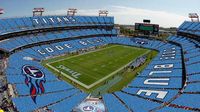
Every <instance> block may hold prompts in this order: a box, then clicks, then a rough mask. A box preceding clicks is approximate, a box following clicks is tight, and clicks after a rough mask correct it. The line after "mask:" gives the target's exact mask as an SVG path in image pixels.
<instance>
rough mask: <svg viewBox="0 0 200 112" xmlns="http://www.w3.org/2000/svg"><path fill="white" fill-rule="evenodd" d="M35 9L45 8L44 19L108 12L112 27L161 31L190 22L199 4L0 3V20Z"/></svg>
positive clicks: (123, 0) (155, 0) (151, 0)
mask: <svg viewBox="0 0 200 112" xmlns="http://www.w3.org/2000/svg"><path fill="white" fill-rule="evenodd" d="M35 7H43V8H45V12H44V15H60V14H61V15H66V13H67V9H68V8H76V9H78V13H77V15H94V16H95V15H98V11H99V10H108V11H109V16H114V17H115V23H117V24H126V25H133V24H134V23H135V22H142V21H143V19H150V20H151V23H155V24H160V26H162V27H178V26H179V25H180V24H181V23H182V22H184V21H185V20H189V18H188V13H194V12H195V13H199V14H200V0H0V8H3V9H4V11H5V14H3V15H1V16H0V18H5V17H6V18H7V17H22V16H32V9H33V8H35Z"/></svg>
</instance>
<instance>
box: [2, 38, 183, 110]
mask: <svg viewBox="0 0 200 112" xmlns="http://www.w3.org/2000/svg"><path fill="white" fill-rule="evenodd" d="M138 40H139V41H141V40H143V41H148V44H145V45H143V44H139V43H138V42H137V41H138ZM105 44H123V45H131V46H137V47H145V48H150V49H157V50H159V51H160V54H159V55H158V57H157V58H155V59H154V60H153V61H152V63H151V64H150V65H149V66H148V67H147V68H146V69H145V70H144V71H143V72H142V73H141V74H140V75H139V77H138V78H136V79H135V80H134V81H133V82H131V84H130V86H131V88H127V90H129V89H131V91H132V92H131V93H133V92H134V91H137V90H138V89H139V88H143V87H148V88H156V87H157V88H160V89H162V88H180V87H181V79H182V77H181V76H182V71H181V58H180V57H181V55H180V48H179V47H178V46H175V45H172V44H169V43H164V42H161V41H156V40H147V39H140V38H135V39H134V41H133V39H130V38H126V37H95V38H94V37H92V38H84V39H77V40H70V41H65V42H58V43H52V44H49V45H42V46H36V47H32V48H29V49H24V50H22V51H20V52H18V53H15V54H12V55H11V56H10V58H9V66H8V69H7V73H6V74H7V79H8V81H9V83H11V84H15V85H16V90H17V93H18V95H19V96H20V97H17V98H14V99H13V101H14V104H16V106H17V108H18V109H20V111H22V112H23V111H27V110H26V109H27V108H22V107H23V106H24V105H25V107H26V106H28V105H30V104H31V105H35V104H34V102H33V101H32V100H31V98H30V96H29V95H28V94H29V91H28V88H27V86H26V85H25V84H24V83H23V82H24V77H23V76H22V75H20V74H21V68H22V66H23V65H34V66H35V67H37V68H40V70H42V71H43V72H44V74H46V83H45V85H44V86H45V88H49V87H51V86H52V87H51V88H49V89H47V90H46V93H48V94H65V92H66V93H68V91H69V90H70V91H71V89H72V90H74V91H75V90H76V89H74V87H72V86H69V84H67V85H68V86H66V87H63V86H62V84H64V82H62V81H60V80H58V79H57V78H56V77H55V76H54V75H53V74H52V73H50V72H48V71H47V70H46V69H45V68H44V67H43V66H41V65H40V63H38V62H36V61H29V60H24V57H32V58H35V59H37V60H42V59H45V58H47V57H51V56H56V55H61V54H64V53H68V52H75V51H77V50H80V49H86V48H90V47H94V46H101V45H105ZM66 45H67V47H66ZM55 46H65V47H63V48H64V49H62V50H58V49H56V47H55ZM46 48H52V49H53V52H49V51H47V50H45V49H46ZM171 48H175V49H176V55H175V56H174V57H175V58H176V60H175V59H174V62H173V63H174V69H171V70H172V73H168V74H163V76H160V77H169V78H170V83H169V85H168V86H164V87H162V86H147V85H145V84H143V83H142V82H144V80H145V78H147V77H149V76H146V75H147V74H148V73H149V72H150V71H151V70H153V66H154V65H156V64H162V63H170V62H172V60H165V61H163V60H160V57H161V56H162V54H165V53H164V52H163V51H164V50H166V49H171ZM39 51H40V52H39ZM161 62H162V63H161ZM177 62H178V63H180V64H177ZM160 75H161V74H160ZM20 76H21V78H20ZM155 77H158V76H157V75H155ZM65 84H66V83H65ZM57 85H61V86H62V87H61V88H56V87H57ZM54 87H55V89H54ZM134 88H135V89H134ZM63 91H65V92H63ZM77 91H78V90H77ZM124 91H125V90H124ZM168 92H169V93H168V94H169V96H168V97H167V98H166V101H167V100H170V99H171V98H172V97H173V96H174V95H176V94H177V93H178V90H168ZM119 93H120V92H119ZM44 95H46V94H45V93H44ZM42 96H43V95H42ZM42 96H38V97H37V99H38V101H37V102H40V101H41V100H39V99H40V97H42ZM27 97H28V98H29V100H28V98H27ZM126 97H127V96H126ZM23 99H24V100H25V101H26V102H28V103H21V102H20V101H21V100H23ZM47 99H48V98H47ZM152 99H153V98H152ZM69 100H70V99H69ZM80 100H82V99H80ZM80 100H79V102H80ZM104 100H105V102H107V100H109V99H104ZM141 100H143V101H146V103H148V102H149V101H148V100H145V99H141ZM51 103H52V102H51ZM130 103H134V102H129V101H127V102H126V104H127V105H129V104H130ZM44 104H46V105H48V104H49V102H48V101H47V102H46V103H44V102H42V103H41V104H40V103H37V105H36V106H35V107H34V108H33V107H32V108H30V109H37V108H38V107H43V106H45V105H44ZM61 104H62V103H61ZM149 104H151V102H149ZM57 105H59V104H57ZM159 105H160V104H158V105H157V106H159ZM122 106H123V105H122ZM47 107H48V108H50V109H52V108H51V106H47ZM110 108H112V106H110V104H107V109H108V110H109V111H111V112H113V111H112V110H110ZM130 108H131V107H130ZM138 108H139V107H138ZM54 109H55V110H56V108H54ZM58 109H59V107H58ZM132 109H133V108H132ZM135 109H137V108H134V110H135ZM146 109H147V108H146Z"/></svg>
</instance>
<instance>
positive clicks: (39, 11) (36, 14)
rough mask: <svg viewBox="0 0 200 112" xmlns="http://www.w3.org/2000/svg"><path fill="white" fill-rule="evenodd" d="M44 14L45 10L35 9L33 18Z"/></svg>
mask: <svg viewBox="0 0 200 112" xmlns="http://www.w3.org/2000/svg"><path fill="white" fill-rule="evenodd" d="M43 12H44V8H34V9H33V16H42V13H43Z"/></svg>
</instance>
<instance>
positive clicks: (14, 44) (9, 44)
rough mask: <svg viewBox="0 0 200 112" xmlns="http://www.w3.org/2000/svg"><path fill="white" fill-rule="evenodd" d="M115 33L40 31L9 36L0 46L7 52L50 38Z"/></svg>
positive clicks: (101, 31)
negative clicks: (38, 32) (25, 34)
mask: <svg viewBox="0 0 200 112" xmlns="http://www.w3.org/2000/svg"><path fill="white" fill-rule="evenodd" d="M114 34H117V32H116V30H114V29H113V30H110V31H109V30H105V29H83V30H68V31H60V32H48V33H45V34H43V33H40V34H37V35H28V36H20V37H16V38H10V39H6V40H3V41H0V48H1V49H4V50H6V51H8V52H11V51H12V50H14V49H16V48H19V47H23V46H26V45H30V44H35V43H39V42H47V41H51V40H58V39H67V38H75V37H81V36H93V35H114Z"/></svg>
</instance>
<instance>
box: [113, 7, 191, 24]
mask: <svg viewBox="0 0 200 112" xmlns="http://www.w3.org/2000/svg"><path fill="white" fill-rule="evenodd" d="M112 7H113V8H112V12H111V15H113V16H115V18H116V22H117V23H121V24H134V23H135V22H142V21H143V19H150V20H151V21H152V23H156V24H160V26H164V27H172V26H176V27H178V26H179V25H180V24H181V23H182V22H183V21H185V20H186V19H187V18H186V17H184V16H182V15H178V14H174V13H170V12H165V11H154V10H147V9H139V8H132V7H124V6H112Z"/></svg>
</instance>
